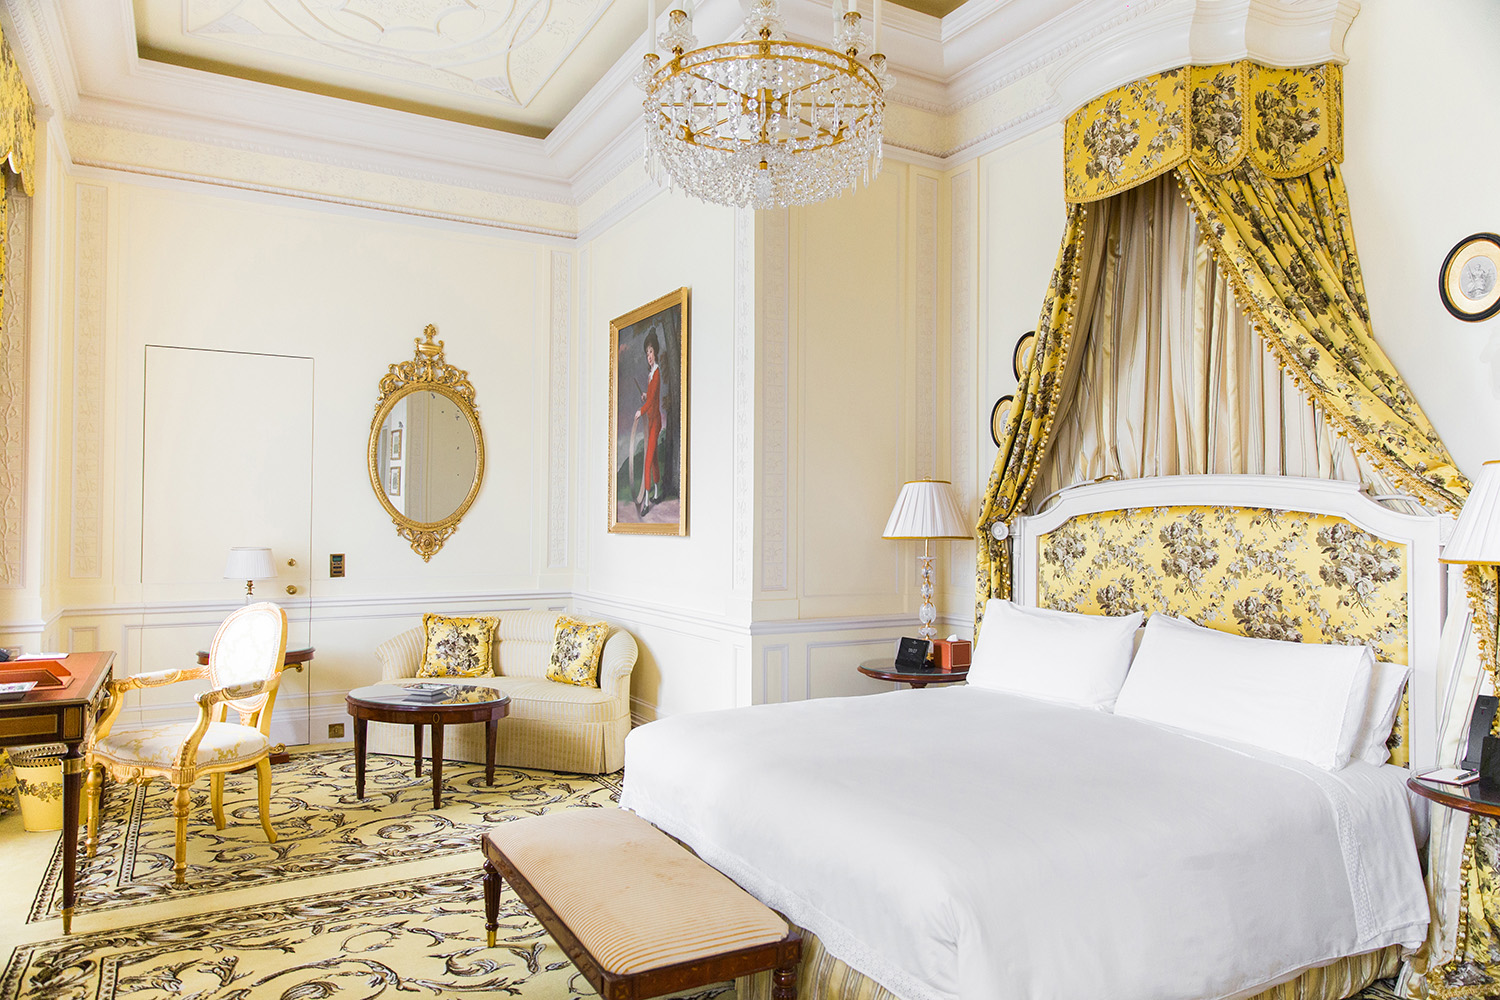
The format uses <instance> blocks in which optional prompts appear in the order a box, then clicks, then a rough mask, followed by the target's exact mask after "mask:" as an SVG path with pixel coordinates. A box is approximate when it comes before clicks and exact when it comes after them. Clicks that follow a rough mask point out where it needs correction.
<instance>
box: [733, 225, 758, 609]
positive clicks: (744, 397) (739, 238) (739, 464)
mask: <svg viewBox="0 0 1500 1000" xmlns="http://www.w3.org/2000/svg"><path fill="white" fill-rule="evenodd" d="M755 270H756V269H755V212H754V211H753V210H752V209H740V210H738V211H736V212H735V213H734V390H733V391H734V457H733V459H732V461H733V463H734V469H733V477H734V486H733V491H734V527H733V536H734V541H733V549H734V569H733V583H732V586H733V588H734V589H735V590H737V591H749V590H751V589H752V588H753V587H754V586H755Z"/></svg>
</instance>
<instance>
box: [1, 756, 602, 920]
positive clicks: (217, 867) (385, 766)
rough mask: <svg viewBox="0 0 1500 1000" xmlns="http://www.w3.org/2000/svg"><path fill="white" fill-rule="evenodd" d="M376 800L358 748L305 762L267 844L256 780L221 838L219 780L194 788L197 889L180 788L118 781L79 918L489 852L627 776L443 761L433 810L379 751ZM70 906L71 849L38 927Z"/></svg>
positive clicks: (55, 868)
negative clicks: (177, 820) (528, 820)
mask: <svg viewBox="0 0 1500 1000" xmlns="http://www.w3.org/2000/svg"><path fill="white" fill-rule="evenodd" d="M367 765H368V766H367V767H366V768H365V797H364V799H363V800H360V799H357V798H355V796H354V755H353V754H352V753H351V752H349V751H347V750H330V751H322V752H316V753H308V754H299V755H297V756H294V757H293V758H292V761H291V763H289V764H283V765H278V766H277V767H276V769H275V777H274V779H273V783H272V788H271V814H272V817H273V822H274V824H275V827H276V838H277V839H276V843H274V844H268V843H266V836H265V833H264V832H263V831H262V830H261V828H260V812H259V810H258V808H257V806H256V800H255V795H256V785H255V775H254V774H253V773H250V774H232V775H229V776H228V778H226V779H225V783H224V813H225V819H227V820H228V823H227V825H226V826H225V827H224V829H223V830H215V829H214V825H213V818H212V815H211V813H210V810H209V802H208V784H207V782H200V783H199V784H198V786H195V788H194V790H193V808H192V812H191V813H190V814H189V815H188V837H187V845H188V858H187V860H188V872H187V884H186V885H183V886H178V885H175V884H174V882H173V879H172V858H173V852H174V850H175V843H176V835H175V832H174V827H173V825H172V795H173V792H172V788H171V786H169V785H168V784H166V782H162V781H153V782H149V783H147V784H145V785H139V786H133V785H128V784H121V783H113V782H112V783H111V784H110V785H109V787H108V788H107V789H106V790H105V795H104V803H103V809H102V811H101V817H102V818H101V822H100V824H99V847H98V850H97V852H96V855H95V856H94V857H93V858H85V859H80V861H79V866H78V881H79V890H78V910H79V912H83V911H85V910H89V911H98V910H110V909H115V908H118V907H126V906H138V905H141V904H143V903H154V902H159V901H161V900H163V899H167V898H173V899H181V898H185V897H189V896H198V895H205V894H213V893H221V892H226V891H229V890H233V889H241V888H246V887H251V886H270V885H274V884H277V883H281V882H288V881H292V880H295V879H299V878H306V877H308V876H311V875H329V874H334V873H337V872H354V871H362V870H365V869H370V868H378V867H382V866H387V865H395V864H401V863H403V862H407V861H417V860H430V859H432V858H435V857H442V856H445V855H459V854H468V855H471V856H477V851H478V848H477V846H476V845H477V844H478V842H479V836H480V834H481V833H483V832H484V831H485V830H486V829H488V828H490V827H492V826H494V825H496V824H497V823H503V822H505V821H506V820H507V819H513V818H516V817H518V816H532V815H538V814H540V813H543V812H546V811H548V810H550V809H562V808H573V807H577V806H607V805H613V804H614V802H615V801H617V800H618V799H619V797H620V785H619V781H620V779H619V775H601V776H597V777H596V776H594V775H571V774H556V773H553V772H551V771H523V770H519V769H517V768H503V767H497V768H496V769H495V784H494V787H490V786H488V785H486V784H485V783H484V768H483V767H482V766H480V765H477V764H462V763H457V762H448V763H445V764H444V765H443V807H442V809H441V810H438V811H433V809H432V778H431V773H430V772H428V771H426V770H425V768H424V773H423V776H422V777H420V778H418V777H416V776H415V775H413V773H412V765H411V759H410V758H406V757H390V756H385V755H382V754H371V755H370V756H369V759H368V762H367ZM61 908H62V859H61V852H60V851H59V852H58V854H56V855H54V857H53V860H52V865H51V866H50V868H49V870H48V873H47V878H46V879H45V880H44V881H43V883H42V886H41V889H40V891H39V892H38V893H37V896H36V898H35V900H34V901H33V903H32V907H31V913H30V915H29V917H28V921H29V922H35V921H38V920H43V919H47V918H49V917H53V916H56V915H57V914H58V913H59V912H61Z"/></svg>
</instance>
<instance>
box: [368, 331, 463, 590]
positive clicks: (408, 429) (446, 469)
mask: <svg viewBox="0 0 1500 1000" xmlns="http://www.w3.org/2000/svg"><path fill="white" fill-rule="evenodd" d="M436 336H437V327H435V326H433V325H432V324H430V323H429V324H428V325H427V329H426V330H424V331H422V336H421V337H418V338H417V339H416V345H417V349H416V356H415V357H414V358H413V359H412V360H411V361H404V362H402V363H401V364H397V365H391V368H390V371H389V372H387V373H386V375H385V377H383V378H382V379H381V380H380V399H379V400H378V401H377V402H376V404H375V419H374V420H372V421H371V422H370V448H369V467H370V487H371V488H372V489H373V490H374V491H375V496H376V497H377V498H379V500H380V503H381V505H382V506H384V507H385V511H386V513H387V514H389V515H390V516H391V520H392V521H393V522H395V525H396V533H397V534H398V535H400V536H401V537H402V538H405V539H406V540H407V541H409V542H410V543H411V547H412V550H413V551H414V552H416V553H417V554H418V555H419V556H421V557H422V559H423V560H424V561H426V560H428V559H431V558H432V556H433V553H435V552H437V551H438V550H439V549H441V548H442V547H443V543H444V542H445V541H447V540H448V538H449V537H450V536H451V535H452V534H453V533H454V532H455V531H457V530H458V522H459V521H461V520H462V519H463V516H464V514H465V513H467V512H468V510H469V507H470V506H471V505H472V504H473V503H474V498H475V497H476V496H478V495H479V486H480V484H481V483H483V482H484V435H483V434H482V433H481V432H480V430H479V413H478V412H477V411H476V410H475V408H474V387H473V386H472V385H470V384H469V373H468V372H466V371H464V370H463V369H461V368H454V367H453V366H452V365H450V364H448V362H447V361H446V360H445V359H444V357H443V342H442V341H441V340H435V339H434V338H435V337H436Z"/></svg>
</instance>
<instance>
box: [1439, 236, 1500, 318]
mask: <svg viewBox="0 0 1500 1000" xmlns="http://www.w3.org/2000/svg"><path fill="white" fill-rule="evenodd" d="M1438 295H1439V297H1441V298H1442V300H1443V307H1444V308H1446V309H1447V310H1448V311H1449V312H1450V313H1452V314H1453V315H1454V316H1456V317H1458V318H1459V319H1461V320H1465V321H1467V322H1470V323H1478V322H1479V321H1480V320H1486V319H1489V318H1490V317H1491V316H1493V315H1495V314H1496V313H1497V312H1500V236H1496V235H1495V234H1494V233H1475V234H1474V235H1472V236H1466V237H1464V238H1463V239H1461V240H1459V241H1458V244H1457V245H1456V246H1454V248H1453V249H1452V250H1449V251H1448V256H1447V257H1445V258H1443V266H1442V267H1441V268H1440V269H1439V270H1438Z"/></svg>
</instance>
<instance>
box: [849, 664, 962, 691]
mask: <svg viewBox="0 0 1500 1000" xmlns="http://www.w3.org/2000/svg"><path fill="white" fill-rule="evenodd" d="M859 672H860V673H862V674H864V675H865V676H866V677H873V678H875V679H876V680H877V681H899V682H900V683H902V684H910V685H911V686H912V687H914V688H924V687H926V686H927V685H929V684H952V683H953V682H954V681H961V680H963V679H964V678H966V677H968V676H969V668H968V667H954V668H953V669H952V670H939V669H938V668H937V667H924V668H922V669H919V670H911V669H908V668H902V669H899V670H898V669H897V668H896V661H895V659H894V658H892V657H886V658H885V659H882V660H866V661H865V662H863V663H861V664H860V665H859Z"/></svg>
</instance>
